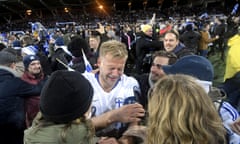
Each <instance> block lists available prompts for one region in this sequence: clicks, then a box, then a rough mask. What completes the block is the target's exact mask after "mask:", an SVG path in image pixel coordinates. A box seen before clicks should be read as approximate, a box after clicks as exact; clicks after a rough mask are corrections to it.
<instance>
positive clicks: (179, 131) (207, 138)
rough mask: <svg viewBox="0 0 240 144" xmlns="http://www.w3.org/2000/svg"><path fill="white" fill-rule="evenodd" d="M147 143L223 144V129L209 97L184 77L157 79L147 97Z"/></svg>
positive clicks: (174, 76)
mask: <svg viewBox="0 0 240 144" xmlns="http://www.w3.org/2000/svg"><path fill="white" fill-rule="evenodd" d="M148 110H149V120H148V137H147V144H156V143H157V144H225V143H226V140H225V135H226V132H225V129H224V126H223V124H222V121H221V118H220V116H219V115H218V112H217V110H216V109H215V107H214V104H213V103H212V101H211V99H210V97H209V96H208V95H207V93H206V92H205V91H204V89H203V88H202V87H201V86H200V85H199V84H197V82H196V79H195V78H193V77H191V76H186V75H181V74H177V75H168V76H165V77H163V78H162V79H160V80H159V81H158V82H157V83H156V84H155V86H154V88H153V90H152V93H151V95H150V100H149V105H148Z"/></svg>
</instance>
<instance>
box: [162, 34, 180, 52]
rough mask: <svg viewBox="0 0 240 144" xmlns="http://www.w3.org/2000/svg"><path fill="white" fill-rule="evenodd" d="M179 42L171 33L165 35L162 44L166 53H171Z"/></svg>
mask: <svg viewBox="0 0 240 144" xmlns="http://www.w3.org/2000/svg"><path fill="white" fill-rule="evenodd" d="M178 43H179V40H177V38H176V35H175V34H173V33H167V34H166V35H165V36H164V40H163V44H164V48H165V50H166V51H167V52H172V51H173V50H174V49H175V48H176V46H177V45H178Z"/></svg>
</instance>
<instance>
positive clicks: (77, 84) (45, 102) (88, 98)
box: [40, 70, 93, 123]
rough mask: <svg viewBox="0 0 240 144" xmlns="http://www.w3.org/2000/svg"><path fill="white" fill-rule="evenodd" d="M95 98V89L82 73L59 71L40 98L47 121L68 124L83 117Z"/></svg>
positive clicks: (41, 108)
mask: <svg viewBox="0 0 240 144" xmlns="http://www.w3.org/2000/svg"><path fill="white" fill-rule="evenodd" d="M92 97H93V88H92V86H91V84H90V83H89V81H88V80H87V79H86V78H84V77H83V76H82V74H81V73H79V72H75V71H66V70H59V71H56V72H54V73H53V74H52V75H51V77H50V78H49V80H48V81H47V82H46V84H45V86H44V88H43V90H42V93H41V97H40V111H41V112H42V115H43V117H44V119H45V120H48V121H52V122H55V123H68V122H70V121H72V120H75V119H76V118H79V117H83V115H84V114H85V113H86V112H87V111H88V109H89V107H90V105H91V102H92Z"/></svg>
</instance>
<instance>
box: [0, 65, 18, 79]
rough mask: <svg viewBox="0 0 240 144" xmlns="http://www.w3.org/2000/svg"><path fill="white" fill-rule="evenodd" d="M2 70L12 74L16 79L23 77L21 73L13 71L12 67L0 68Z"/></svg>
mask: <svg viewBox="0 0 240 144" xmlns="http://www.w3.org/2000/svg"><path fill="white" fill-rule="evenodd" d="M0 70H4V71H7V72H9V73H11V74H12V75H13V76H15V77H21V75H20V74H19V73H17V72H16V71H15V70H14V69H12V68H10V67H7V66H0Z"/></svg>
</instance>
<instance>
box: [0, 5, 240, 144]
mask: <svg viewBox="0 0 240 144" xmlns="http://www.w3.org/2000/svg"><path fill="white" fill-rule="evenodd" d="M180 11H181V12H180ZM225 12H226V11H221V10H220V9H218V8H217V7H216V8H214V9H212V10H211V11H206V9H203V8H201V7H199V8H190V7H180V8H179V7H175V8H174V7H173V8H169V9H165V10H163V11H160V10H159V9H149V10H148V11H140V12H137V11H134V12H133V11H132V12H123V11H121V12H120V11H119V12H117V11H115V13H113V14H109V15H107V16H103V15H91V14H89V15H75V16H73V17H71V19H69V17H68V16H67V15H66V16H64V15H63V16H61V17H55V18H51V17H46V18H44V19H41V20H40V21H38V22H37V23H35V22H33V21H36V20H35V19H31V20H30V19H28V20H27V21H28V22H30V21H31V22H32V23H31V25H30V24H28V22H26V20H18V21H15V22H13V23H11V24H9V25H7V27H5V28H4V29H3V28H1V30H2V32H1V51H0V82H1V83H0V89H1V99H0V107H1V112H0V129H1V131H9V130H11V131H14V133H11V132H10V133H9V132H7V133H5V134H4V137H2V140H3V141H4V142H5V143H17V144H21V143H23V141H24V143H26V144H27V143H35V142H45V143H54V142H55V143H57V142H59V143H61V142H66V143H79V142H83V143H93V141H97V142H98V143H99V144H104V143H112V144H118V143H125V144H132V143H143V142H145V143H148V144H151V143H152V144H153V143H156V142H157V143H206V144H211V143H219V144H222V143H234V144H235V143H236V144H237V143H239V142H240V132H239V130H238V129H239V126H240V122H239V121H240V118H239V111H240V109H239V96H240V89H239V83H240V80H239V77H240V76H239V75H240V67H239V65H240V64H239V61H238V58H239V54H240V53H239V42H240V38H239V37H240V36H239V35H240V25H239V24H240V17H239V16H238V15H237V14H234V15H232V14H226V13H225ZM189 13H191V15H188V14H189ZM69 21H71V23H69ZM57 22H62V24H61V25H60V24H58V25H56V23H57ZM30 26H31V27H30ZM10 31H22V32H21V33H20V32H16V33H10ZM216 53H221V54H220V57H219V61H223V62H226V71H225V75H224V81H223V83H222V84H221V85H219V86H213V85H212V81H213V79H214V70H213V66H212V64H211V62H210V61H209V60H208V57H209V55H214V54H216ZM19 77H20V78H19ZM76 77H77V78H76ZM9 85H11V86H9ZM80 86H81V88H79V87H80ZM3 91H4V92H3ZM70 96H71V99H70ZM79 96H81V97H79ZM68 97H69V98H68ZM6 107H7V108H6ZM16 121H17V122H16ZM139 125H141V126H139ZM24 131H25V133H24ZM12 134H14V138H12ZM78 134H79V135H80V137H79V136H78ZM48 135H51V136H52V137H51V138H47V137H49V136H48ZM95 135H96V137H95ZM183 137H184V138H183Z"/></svg>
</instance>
